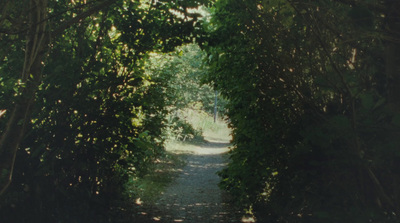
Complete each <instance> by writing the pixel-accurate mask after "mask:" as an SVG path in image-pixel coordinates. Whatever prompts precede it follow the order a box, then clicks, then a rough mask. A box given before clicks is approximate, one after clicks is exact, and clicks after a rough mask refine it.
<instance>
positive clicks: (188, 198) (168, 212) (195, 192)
mask: <svg viewBox="0 0 400 223" xmlns="http://www.w3.org/2000/svg"><path fill="white" fill-rule="evenodd" d="M229 145H230V144H229V140H227V139H221V138H213V137H212V136H206V137H205V143H203V144H201V145H186V146H177V147H174V148H171V149H169V151H171V152H174V153H177V154H185V156H184V157H185V162H186V166H185V167H184V168H182V169H181V170H179V171H180V175H179V176H178V177H177V178H176V180H175V181H174V182H173V183H172V184H171V185H170V186H169V187H168V188H167V189H166V191H165V192H164V193H163V194H162V196H161V198H160V199H159V200H158V201H157V202H156V203H155V204H154V207H153V210H152V211H153V212H154V213H151V218H152V220H153V222H188V223H189V222H190V223H206V222H213V223H214V222H244V220H243V219H242V217H241V214H240V213H239V211H237V210H235V208H234V207H233V206H232V205H231V201H230V200H229V197H228V196H227V195H226V194H225V193H224V192H223V191H222V190H221V189H220V188H219V187H218V183H219V182H220V178H219V176H218V175H217V174H216V172H218V171H220V170H222V169H223V168H224V167H225V166H226V165H227V162H228V161H227V155H226V154H227V152H228V151H229V148H228V147H229ZM246 222H252V221H248V219H247V221H246Z"/></svg>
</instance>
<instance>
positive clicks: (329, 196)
mask: <svg viewBox="0 0 400 223" xmlns="http://www.w3.org/2000/svg"><path fill="white" fill-rule="evenodd" d="M398 7H399V3H398V2H397V1H362V2H360V1H335V0H328V1H294V0H272V1H240V0H221V1H218V2H217V3H216V4H215V7H214V9H213V14H212V18H213V19H212V20H211V22H210V24H209V26H208V27H209V39H208V40H207V41H205V43H204V44H203V45H202V47H203V48H204V49H205V50H206V51H207V52H208V55H209V57H208V58H209V65H210V71H211V72H210V73H209V74H208V81H209V82H212V83H215V85H216V86H217V88H218V90H219V91H220V92H221V94H223V95H224V96H225V97H227V98H228V99H229V100H230V103H229V105H228V111H229V112H228V115H229V119H230V122H231V126H232V127H233V128H234V132H233V143H234V145H235V150H234V151H233V152H232V153H231V160H232V161H231V163H230V164H229V167H228V168H227V169H225V170H224V171H222V172H221V173H220V174H221V176H222V177H223V181H222V183H221V186H222V187H223V188H225V189H227V190H228V191H230V192H232V194H234V195H236V197H237V198H239V201H240V202H241V203H245V204H247V206H248V207H250V209H251V210H252V211H253V212H254V213H255V215H256V216H257V217H258V219H259V220H260V221H261V222H269V221H270V222H275V221H276V222H368V221H371V222H397V221H398V217H397V216H398V214H399V213H400V212H399V211H400V210H399V207H400V206H399V205H400V196H399V193H398V192H397V188H398V186H399V179H400V175H399V173H400V172H399V165H397V164H396V163H398V162H399V160H400V156H399V154H400V153H399V150H398V148H399V146H400V145H399V142H398V140H397V138H398V132H399V127H400V122H399V117H400V116H399V111H400V110H399V107H398V106H399V100H398V98H399V97H398V89H399V86H400V85H399V84H400V83H399V82H398V80H399V75H398V74H399V64H400V63H399V61H398V60H399V59H400V55H399V54H398V53H396V52H400V51H399V50H398V49H399V41H398V40H399V37H400V36H399V33H398V32H397V31H396V30H399V29H398V25H399V24H400V23H399V21H400V16H399V12H398V10H395V8H398ZM395 98H396V99H395Z"/></svg>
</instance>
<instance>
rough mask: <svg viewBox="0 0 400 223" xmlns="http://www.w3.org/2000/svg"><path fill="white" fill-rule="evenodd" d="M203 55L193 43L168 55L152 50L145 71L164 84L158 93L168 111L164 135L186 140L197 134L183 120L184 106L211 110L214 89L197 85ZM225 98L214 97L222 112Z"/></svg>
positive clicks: (201, 72) (201, 70)
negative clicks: (160, 93) (216, 98)
mask: <svg viewBox="0 0 400 223" xmlns="http://www.w3.org/2000/svg"><path fill="white" fill-rule="evenodd" d="M204 57H205V54H204V52H202V51H201V50H200V48H199V47H198V46H197V45H195V44H189V45H185V46H182V47H178V48H177V49H176V50H175V51H174V52H171V53H168V54H160V53H153V54H152V55H151V57H150V58H149V60H148V61H147V64H146V72H147V73H148V74H149V76H150V77H151V78H152V80H157V81H159V82H161V83H164V85H163V87H162V94H163V96H164V99H165V106H166V108H167V110H168V115H167V117H166V118H167V122H166V125H167V128H166V130H165V135H166V137H169V138H171V137H172V138H175V139H178V140H183V141H185V140H190V139H194V138H196V137H201V131H200V130H196V129H195V128H193V126H191V124H190V123H189V122H188V121H187V120H188V119H190V118H191V117H186V116H187V115H186V113H187V112H185V110H186V109H194V110H198V111H200V110H203V111H206V112H208V113H210V114H212V113H213V110H214V99H215V93H214V90H213V89H212V88H211V87H210V86H208V85H203V84H201V81H202V77H204V75H205V72H206V70H207V67H206V66H204V64H203V62H204ZM225 103H226V101H225V100H224V99H223V98H221V97H218V108H219V112H220V113H221V114H222V113H223V112H224V110H223V109H224V104H225Z"/></svg>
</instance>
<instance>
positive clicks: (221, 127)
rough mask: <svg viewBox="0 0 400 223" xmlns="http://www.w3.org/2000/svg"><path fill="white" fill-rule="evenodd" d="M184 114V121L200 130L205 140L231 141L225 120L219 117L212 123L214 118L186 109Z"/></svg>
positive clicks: (202, 112) (229, 130)
mask: <svg viewBox="0 0 400 223" xmlns="http://www.w3.org/2000/svg"><path fill="white" fill-rule="evenodd" d="M184 112H185V118H186V120H187V121H188V122H189V123H190V124H192V126H193V127H194V128H195V129H198V130H201V131H202V132H203V136H204V137H205V138H209V139H210V138H211V139H215V140H219V141H230V140H231V135H230V134H231V129H229V128H228V125H227V123H226V122H225V120H223V119H221V118H220V117H218V118H217V120H216V122H214V117H213V116H212V115H210V114H208V113H206V112H204V111H199V110H194V109H186V110H185V111H184Z"/></svg>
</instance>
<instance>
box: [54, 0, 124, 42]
mask: <svg viewBox="0 0 400 223" xmlns="http://www.w3.org/2000/svg"><path fill="white" fill-rule="evenodd" d="M116 1H117V0H106V1H104V2H102V3H99V4H98V5H96V6H93V8H90V9H88V10H87V11H85V12H82V13H81V14H79V15H77V16H75V17H74V18H72V19H70V20H68V21H65V22H64V23H63V24H61V25H60V26H59V27H58V28H57V29H55V30H54V31H53V32H52V33H51V34H52V36H53V37H55V36H58V35H60V34H61V33H62V32H63V31H64V30H66V29H68V28H69V27H70V26H72V25H73V24H75V23H77V22H79V21H80V20H82V19H85V18H87V17H89V16H91V15H92V14H94V13H96V12H98V11H100V10H102V9H104V8H106V7H108V6H110V5H112V4H114V3H115V2H116Z"/></svg>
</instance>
